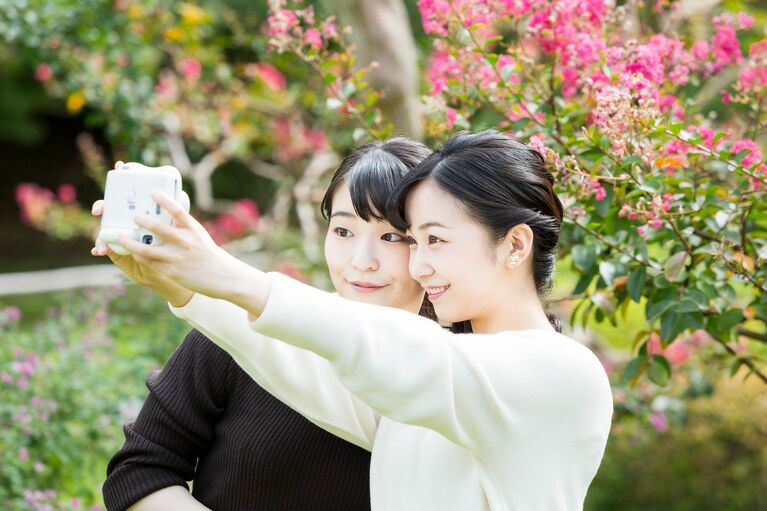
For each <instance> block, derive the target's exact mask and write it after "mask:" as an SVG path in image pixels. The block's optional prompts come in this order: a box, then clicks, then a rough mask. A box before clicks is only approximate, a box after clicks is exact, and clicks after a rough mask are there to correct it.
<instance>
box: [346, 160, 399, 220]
mask: <svg viewBox="0 0 767 511" xmlns="http://www.w3.org/2000/svg"><path fill="white" fill-rule="evenodd" d="M407 171H408V168H407V167H406V166H405V164H404V163H403V162H402V161H401V160H400V159H399V158H397V157H396V156H394V155H392V154H390V153H388V152H386V151H382V150H380V149H379V150H373V151H369V152H367V153H365V154H364V155H363V156H362V157H361V158H360V159H359V161H358V162H357V163H356V165H354V167H353V168H352V169H351V170H350V171H349V173H348V174H347V175H346V176H345V178H344V180H345V181H346V184H347V186H348V187H349V195H351V200H352V206H353V207H354V212H355V213H357V215H358V216H359V217H360V218H361V219H363V220H364V221H366V222H370V221H371V220H374V219H375V220H379V221H384V220H386V216H385V211H386V202H387V200H388V198H389V197H390V196H391V194H392V192H393V191H394V188H395V187H396V186H397V183H398V182H399V181H400V180H401V179H402V176H403V175H405V174H406V173H407Z"/></svg>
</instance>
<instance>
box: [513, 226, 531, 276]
mask: <svg viewBox="0 0 767 511" xmlns="http://www.w3.org/2000/svg"><path fill="white" fill-rule="evenodd" d="M506 236H507V240H508V249H509V255H508V256H507V258H506V263H507V264H508V266H509V268H514V267H516V266H518V265H519V264H520V263H521V262H522V260H523V259H524V258H525V257H526V256H525V254H526V253H527V252H528V250H527V249H528V246H529V245H531V244H532V242H533V240H532V236H533V232H532V229H530V227H529V226H527V225H526V224H520V225H517V226H515V227H514V228H512V229H509V232H508V234H507V235H506Z"/></svg>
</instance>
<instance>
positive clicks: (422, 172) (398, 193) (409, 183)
mask: <svg viewBox="0 0 767 511" xmlns="http://www.w3.org/2000/svg"><path fill="white" fill-rule="evenodd" d="M440 163H441V162H440V156H439V155H438V154H437V153H434V154H432V155H431V156H429V157H427V158H426V159H425V160H423V162H422V163H421V164H420V165H418V166H417V167H416V168H415V169H413V170H412V171H410V172H408V173H407V174H406V175H405V176H404V177H403V178H402V179H400V180H399V182H398V183H396V185H395V186H394V188H393V190H392V192H391V194H390V195H389V197H388V198H387V200H386V208H385V209H384V214H385V216H386V220H387V221H388V222H389V223H390V224H392V226H393V227H394V228H396V229H399V230H400V231H406V230H407V229H408V228H409V227H410V224H409V223H408V221H407V219H406V218H405V199H407V196H408V195H409V194H410V192H411V191H412V190H413V188H415V186H416V185H417V184H418V183H420V182H422V181H425V180H426V179H428V178H429V177H430V176H431V175H432V174H433V173H434V171H435V169H436V167H437V166H439V164H440Z"/></svg>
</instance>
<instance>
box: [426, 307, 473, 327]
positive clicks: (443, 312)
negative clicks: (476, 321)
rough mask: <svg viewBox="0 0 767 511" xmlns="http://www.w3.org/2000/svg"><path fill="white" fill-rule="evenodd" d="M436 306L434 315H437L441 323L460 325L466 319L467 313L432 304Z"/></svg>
mask: <svg viewBox="0 0 767 511" xmlns="http://www.w3.org/2000/svg"><path fill="white" fill-rule="evenodd" d="M432 305H434V313H435V314H436V315H437V317H438V318H439V320H440V321H445V322H448V323H458V322H459V321H463V320H465V319H467V318H466V313H465V312H463V313H461V312H459V311H456V310H455V309H454V308H453V307H445V306H442V307H440V306H438V305H435V304H433V303H432Z"/></svg>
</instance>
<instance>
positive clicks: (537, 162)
mask: <svg viewBox="0 0 767 511" xmlns="http://www.w3.org/2000/svg"><path fill="white" fill-rule="evenodd" d="M426 180H434V182H435V183H436V184H437V186H439V187H440V188H441V189H442V190H444V191H446V192H447V193H449V194H450V195H452V196H453V197H455V198H456V199H457V200H458V201H460V202H461V204H462V205H463V206H464V207H465V208H466V211H467V213H468V214H469V215H470V216H471V217H472V218H474V219H475V220H476V221H477V222H479V223H480V224H481V225H483V226H484V227H485V228H486V229H487V231H488V234H489V235H490V238H491V240H493V241H494V242H499V241H501V240H502V239H503V238H504V237H505V236H506V234H507V233H508V232H509V229H511V228H512V227H514V226H515V225H519V224H527V225H528V226H530V229H532V231H533V251H532V258H533V280H534V282H535V287H536V289H537V290H538V294H539V296H541V297H544V296H545V295H546V294H547V293H548V292H549V291H550V290H551V286H552V275H553V273H554V262H555V257H556V249H557V243H558V242H559V233H560V229H561V226H562V216H563V209H562V203H561V201H560V200H559V198H558V197H557V195H556V193H555V192H554V189H553V185H554V176H552V175H551V173H550V172H549V171H548V170H547V169H546V165H545V162H544V159H543V156H542V155H541V154H540V153H539V152H538V151H536V150H534V149H532V148H530V147H528V146H526V145H525V144H523V143H521V142H519V141H518V140H515V139H514V138H511V137H509V136H507V135H504V134H501V133H498V132H497V131H494V130H487V131H482V132H479V133H465V132H464V133H459V134H458V135H456V136H454V137H453V138H451V139H450V140H448V141H447V142H445V143H444V144H443V145H442V147H440V148H439V149H437V150H436V151H434V153H432V154H431V156H429V157H428V158H426V159H425V160H424V161H423V162H421V164H420V165H419V166H418V167H417V168H416V169H415V170H413V172H410V173H408V174H407V175H406V176H405V177H404V178H403V179H402V180H401V181H400V182H399V184H398V185H397V187H396V188H395V190H394V191H393V193H392V195H391V196H390V198H389V201H388V202H387V207H386V217H387V218H388V219H389V222H391V224H392V225H393V226H395V227H396V228H398V229H403V230H404V229H406V228H407V227H408V224H407V221H406V220H405V199H406V198H407V196H408V194H409V193H410V192H411V191H412V190H413V188H414V187H415V186H416V185H417V184H419V183H421V182H423V181H426ZM548 317H549V321H550V322H551V323H552V325H553V326H554V328H555V329H556V330H557V331H558V332H561V331H562V323H561V321H560V320H559V318H556V317H555V316H553V315H551V314H548ZM453 330H454V331H456V332H470V331H471V325H470V324H469V322H468V321H463V322H461V323H457V324H455V325H453Z"/></svg>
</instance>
